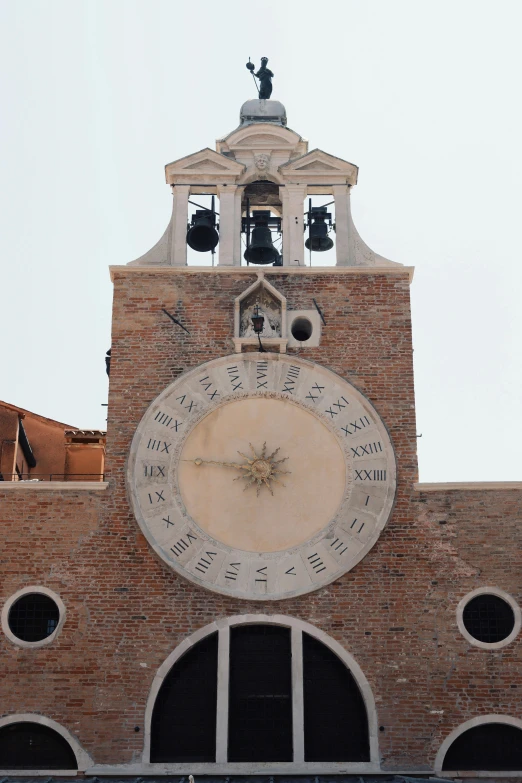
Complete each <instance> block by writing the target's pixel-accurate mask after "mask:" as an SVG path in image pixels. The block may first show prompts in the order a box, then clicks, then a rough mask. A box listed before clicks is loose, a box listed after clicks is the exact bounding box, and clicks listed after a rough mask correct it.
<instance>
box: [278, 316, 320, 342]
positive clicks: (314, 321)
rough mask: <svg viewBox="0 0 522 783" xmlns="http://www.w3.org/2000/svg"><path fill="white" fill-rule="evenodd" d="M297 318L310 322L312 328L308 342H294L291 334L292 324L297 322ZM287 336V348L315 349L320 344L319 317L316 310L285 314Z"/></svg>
mask: <svg viewBox="0 0 522 783" xmlns="http://www.w3.org/2000/svg"><path fill="white" fill-rule="evenodd" d="M298 318H305V319H306V320H307V321H310V325H311V327H312V333H311V335H310V337H309V338H308V340H306V341H305V342H300V341H299V340H296V339H295V337H294V336H293V334H292V324H293V323H294V321H297V319H298ZM286 320H287V329H286V333H287V335H288V347H289V348H317V347H318V346H319V344H320V342H321V325H322V321H321V316H320V315H319V313H318V312H317V310H288V311H287V314H286Z"/></svg>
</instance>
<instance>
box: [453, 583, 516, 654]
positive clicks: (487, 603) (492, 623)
mask: <svg viewBox="0 0 522 783" xmlns="http://www.w3.org/2000/svg"><path fill="white" fill-rule="evenodd" d="M462 621H463V623H464V627H465V629H466V631H467V632H468V633H469V635H470V636H472V637H473V638H474V639H476V640H477V641H479V642H483V643H485V644H496V643H498V642H502V641H503V640H504V639H507V637H508V636H509V635H510V634H511V633H512V631H513V628H514V627H515V615H514V612H513V609H512V608H511V606H510V605H509V604H508V602H507V601H504V599H502V598H499V596H498V595H492V594H491V593H482V594H481V595H477V596H475V598H472V599H471V601H469V602H468V603H467V604H466V606H465V607H464V611H463V613H462Z"/></svg>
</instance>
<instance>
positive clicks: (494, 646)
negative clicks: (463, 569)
mask: <svg viewBox="0 0 522 783" xmlns="http://www.w3.org/2000/svg"><path fill="white" fill-rule="evenodd" d="M479 595H494V596H496V597H497V598H501V599H502V600H503V601H505V602H506V603H507V604H509V606H510V607H511V609H512V610H513V615H514V619H515V623H514V625H513V630H512V631H511V633H510V634H509V636H506V638H505V639H502V640H501V641H500V642H481V641H480V640H479V639H475V637H474V636H472V635H471V634H470V632H469V631H468V629H467V628H466V626H465V625H464V609H465V608H466V606H467V605H468V603H469V602H470V601H471V600H472V599H473V598H476V597H477V596H479ZM521 624H522V615H521V612H520V607H519V605H518V604H517V602H516V601H515V599H514V598H512V596H510V595H509V593H506V592H505V591H504V590H501V589H500V588H498V587H489V586H485V587H477V588H476V589H475V590H472V591H471V592H470V593H466V595H465V596H464V598H462V600H461V601H459V604H458V606H457V626H458V629H459V631H460V632H461V634H462V636H463V637H464V638H465V639H466V641H468V642H469V643H470V644H472V645H473V646H474V647H479V648H480V649H481V650H500V649H501V648H502V647H506V645H508V644H511V642H512V641H513V640H514V639H515V638H516V637H517V636H518V634H519V632H520V627H521Z"/></svg>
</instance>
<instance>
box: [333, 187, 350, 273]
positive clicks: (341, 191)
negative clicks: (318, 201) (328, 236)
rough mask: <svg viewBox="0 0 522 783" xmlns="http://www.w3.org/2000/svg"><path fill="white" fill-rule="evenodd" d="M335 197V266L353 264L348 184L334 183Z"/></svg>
mask: <svg viewBox="0 0 522 783" xmlns="http://www.w3.org/2000/svg"><path fill="white" fill-rule="evenodd" d="M333 196H334V199H335V247H336V254H337V266H353V265H354V264H355V247H354V237H353V233H352V217H351V212H350V186H349V185H334V187H333Z"/></svg>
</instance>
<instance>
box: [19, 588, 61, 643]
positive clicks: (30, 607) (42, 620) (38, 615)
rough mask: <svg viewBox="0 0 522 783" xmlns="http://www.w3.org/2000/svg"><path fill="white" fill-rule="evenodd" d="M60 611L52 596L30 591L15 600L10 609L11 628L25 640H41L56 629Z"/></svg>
mask: <svg viewBox="0 0 522 783" xmlns="http://www.w3.org/2000/svg"><path fill="white" fill-rule="evenodd" d="M59 619H60V612H59V610H58V607H57V606H56V604H55V602H54V601H53V599H52V598H49V596H47V595H43V594H42V593H29V594H28V595H23V596H22V597H21V598H19V599H18V600H17V601H15V602H14V604H13V605H12V607H11V609H10V611H9V628H10V629H11V631H12V632H13V634H14V635H15V636H16V637H17V638H18V639H22V641H24V642H40V641H41V640H42V639H46V638H47V637H48V636H50V635H51V634H52V633H53V631H55V630H56V626H57V625H58V620H59Z"/></svg>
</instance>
